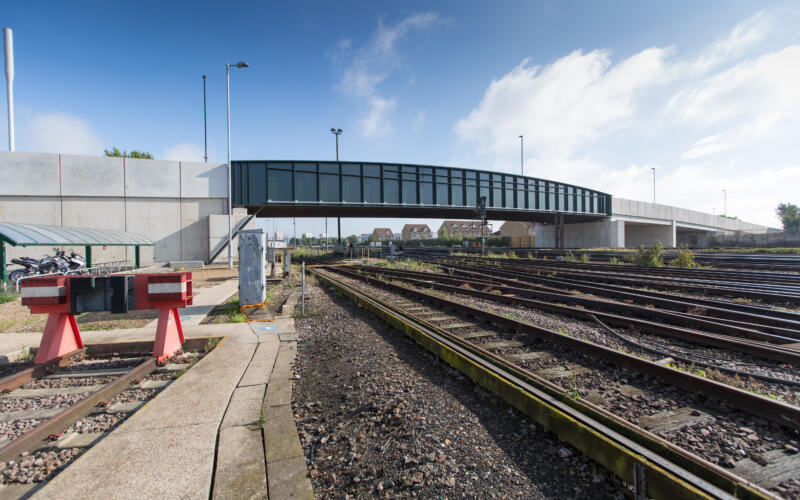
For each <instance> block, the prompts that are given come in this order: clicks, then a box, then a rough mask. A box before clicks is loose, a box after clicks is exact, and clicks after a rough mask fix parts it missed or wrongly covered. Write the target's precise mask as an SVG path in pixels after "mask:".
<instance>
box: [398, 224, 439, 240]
mask: <svg viewBox="0 0 800 500" xmlns="http://www.w3.org/2000/svg"><path fill="white" fill-rule="evenodd" d="M431 238H433V233H432V232H431V228H429V227H428V225H427V224H406V225H405V226H403V241H412V240H429V239H431Z"/></svg>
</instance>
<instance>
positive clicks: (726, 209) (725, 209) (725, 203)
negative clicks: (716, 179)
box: [722, 189, 728, 217]
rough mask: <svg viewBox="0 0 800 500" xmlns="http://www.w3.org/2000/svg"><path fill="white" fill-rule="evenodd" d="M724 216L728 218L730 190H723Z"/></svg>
mask: <svg viewBox="0 0 800 500" xmlns="http://www.w3.org/2000/svg"><path fill="white" fill-rule="evenodd" d="M722 216H723V217H727V216H728V190H727V189H723V190H722Z"/></svg>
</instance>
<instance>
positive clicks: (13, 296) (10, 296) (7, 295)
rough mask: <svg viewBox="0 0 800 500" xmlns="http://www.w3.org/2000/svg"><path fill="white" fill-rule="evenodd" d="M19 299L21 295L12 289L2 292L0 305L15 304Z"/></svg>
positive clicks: (0, 292) (0, 293) (0, 291)
mask: <svg viewBox="0 0 800 500" xmlns="http://www.w3.org/2000/svg"><path fill="white" fill-rule="evenodd" d="M18 298H19V294H18V293H17V292H15V291H13V290H11V289H9V290H0V304H5V303H6V302H13V301H15V300H17V299H18Z"/></svg>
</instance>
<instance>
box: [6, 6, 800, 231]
mask: <svg viewBox="0 0 800 500" xmlns="http://www.w3.org/2000/svg"><path fill="white" fill-rule="evenodd" d="M799 18H800V5H799V4H798V3H796V2H776V3H761V4H756V3H753V2H737V1H719V2H714V1H708V2H659V3H650V2H622V1H616V2H593V1H587V2H514V1H503V2H477V1H460V2H438V3H437V2H350V1H343V2H336V3H333V2H274V3H266V2H227V3H222V2H208V3H206V4H205V5H204V4H203V3H202V2H147V1H139V2H124V3H123V2H80V1H76V2H49V3H48V2H39V3H36V4H33V3H25V2H13V3H12V4H10V5H5V6H4V8H3V16H2V24H3V25H4V26H9V27H11V28H13V29H14V41H15V56H16V78H15V98H16V99H15V106H16V117H17V149H18V150H21V151H49V152H64V153H83V154H100V153H102V150H103V148H105V147H111V146H117V147H120V148H121V149H134V148H136V149H144V150H147V151H150V152H152V153H153V154H155V156H156V157H157V158H165V159H182V160H201V159H202V144H203V142H202V141H203V135H202V133H203V129H202V81H201V78H200V77H201V75H202V74H206V75H208V81H207V83H208V113H209V155H210V156H211V159H213V160H221V161H224V160H225V153H226V151H225V79H224V77H225V73H224V63H225V61H237V60H245V61H247V62H249V63H250V65H251V67H250V68H248V69H244V70H235V72H234V73H233V74H232V82H231V83H232V96H233V97H232V120H233V141H232V142H233V157H234V159H312V160H313V159H329V158H332V157H333V156H334V140H333V137H332V136H331V134H330V132H329V129H330V128H331V127H332V126H336V127H341V128H342V129H344V133H343V134H342V136H341V158H342V159H343V160H364V161H392V162H404V163H426V164H442V165H450V166H463V167H470V168H481V169H489V170H498V171H512V172H516V171H518V169H519V139H518V138H517V137H518V136H519V135H520V134H523V135H525V166H526V169H525V171H526V174H528V175H533V176H538V177H544V178H551V179H555V180H562V181H567V182H574V183H577V184H580V185H584V186H587V187H592V188H596V189H601V190H605V191H607V192H610V193H612V194H614V195H617V196H621V197H628V198H635V199H644V200H651V199H652V177H651V175H652V171H651V167H656V180H657V200H658V201H659V202H662V203H666V204H671V205H677V206H682V207H686V208H692V209H697V210H704V211H708V212H712V211H716V212H717V213H720V212H721V211H722V189H727V190H728V206H727V208H728V213H729V214H730V215H737V216H739V217H740V218H742V219H744V220H748V221H752V222H757V223H762V224H769V225H773V226H774V225H777V220H776V219H775V218H774V214H773V212H774V207H775V206H776V205H777V204H778V203H779V202H781V201H792V202H800V200H798V199H797V191H798V190H797V186H798V185H800V151H799V150H798V147H797V144H796V143H797V142H799V141H798V139H797V134H796V130H797V129H798V125H800V123H798V121H800V118H799V117H800V114H799V113H798V111H800V36H799V34H798V29H797V28H796V27H797V26H800V23H798V19H799ZM0 110H1V112H2V114H3V115H5V112H6V111H5V102H4V100H3V102H2V104H0ZM6 133H7V132H6V124H5V120H2V125H0V134H2V135H0V137H5V135H6ZM405 222H410V221H407V220H404V219H388V220H383V221H380V220H365V219H347V220H345V221H343V233H345V234H350V233H361V232H368V231H369V230H371V228H372V227H374V226H375V225H388V226H389V227H391V228H392V229H394V230H399V229H400V228H401V226H402V224H403V223H405ZM430 225H431V226H432V228H433V229H434V230H435V229H436V228H438V225H439V221H430ZM330 227H331V228H333V227H334V226H333V225H331V226H330ZM277 228H278V230H282V231H286V232H289V233H291V230H292V229H291V221H290V220H279V221H278V222H277ZM297 231H298V233H299V232H306V231H309V232H314V233H319V232H321V231H322V221H321V220H319V219H306V220H298V224H297ZM330 232H331V233H333V232H334V231H333V230H332V229H331V230H330Z"/></svg>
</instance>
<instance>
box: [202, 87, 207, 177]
mask: <svg viewBox="0 0 800 500" xmlns="http://www.w3.org/2000/svg"><path fill="white" fill-rule="evenodd" d="M207 116H208V115H207V114H206V75H203V161H205V162H206V163H208V118H207Z"/></svg>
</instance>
